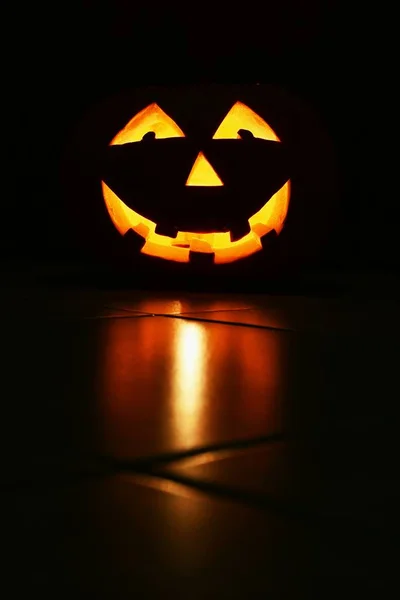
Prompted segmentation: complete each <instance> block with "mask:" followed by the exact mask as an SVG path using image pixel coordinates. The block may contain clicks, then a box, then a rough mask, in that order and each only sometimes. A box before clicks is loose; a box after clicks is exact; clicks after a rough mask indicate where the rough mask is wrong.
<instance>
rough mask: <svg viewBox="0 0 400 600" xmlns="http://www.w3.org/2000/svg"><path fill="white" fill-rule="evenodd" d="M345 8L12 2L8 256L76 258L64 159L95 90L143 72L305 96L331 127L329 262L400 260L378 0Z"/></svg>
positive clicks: (141, 81) (390, 263)
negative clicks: (271, 87) (334, 189)
mask: <svg viewBox="0 0 400 600" xmlns="http://www.w3.org/2000/svg"><path fill="white" fill-rule="evenodd" d="M353 8H354V10H353V9H351V8H350V7H349V5H348V4H347V3H346V4H345V3H338V2H316V1H315V2H314V1H311V0H308V1H307V2H300V1H298V2H295V1H294V0H293V1H289V0H282V1H281V2H279V3H274V2H264V3H250V2H244V3H241V4H240V3H231V4H228V3H219V4H218V7H216V3H215V4H214V5H213V4H210V3H208V2H204V3H202V2H197V3H179V4H174V3H163V4H160V3H158V2H153V3H151V4H150V3H141V4H136V3H135V2H128V1H122V0H118V1H114V2H111V0H109V1H103V2H95V1H94V0H93V1H89V0H87V1H85V2H84V1H82V2H75V3H69V4H68V5H66V4H64V3H62V2H61V3H57V5H56V6H55V5H54V6H52V7H51V6H47V5H46V4H44V5H43V6H42V5H36V6H24V5H21V6H18V5H17V4H15V5H14V7H13V8H12V9H8V10H9V13H8V14H7V17H6V19H5V21H4V33H5V34H7V36H8V37H7V42H6V46H7V47H6V51H5V52H4V53H3V58H5V69H4V72H3V78H4V79H3V82H4V87H3V100H4V99H6V108H5V111H4V117H5V118H4V121H3V125H4V129H3V144H4V150H5V153H4V155H3V156H5V158H3V160H5V161H6V164H5V167H6V168H5V169H4V180H3V183H4V186H3V189H2V194H1V196H2V198H1V202H2V212H3V225H2V237H1V244H2V246H3V249H2V255H3V257H5V258H11V259H13V258H17V259H21V258H29V259H30V260H31V259H34V260H52V261H57V260H60V261H62V260H70V259H74V260H79V254H76V249H73V248H74V244H73V243H72V237H71V232H70V231H69V227H68V225H67V224H66V220H65V219H64V218H63V215H64V210H65V207H64V205H63V203H62V201H61V198H62V189H61V187H62V186H61V182H60V177H59V168H60V160H61V158H62V155H63V152H64V149H65V145H66V143H67V141H68V138H69V136H70V135H71V133H72V132H73V130H74V127H75V126H76V125H77V123H79V120H80V119H82V118H83V117H84V115H85V114H86V113H87V112H88V111H90V108H91V107H92V106H93V105H95V104H96V103H98V102H99V101H101V100H102V99H103V98H106V97H108V96H110V95H112V94H114V93H117V92H120V91H121V90H123V89H129V88H132V87H135V86H140V85H145V84H156V85H159V84H166V85H168V84H177V83H178V84H180V83H182V84H184V83H197V82H216V83H224V82H227V83H242V82H243V83H252V82H253V83H255V82H262V83H274V84H278V85H281V86H283V87H284V88H286V89H287V90H288V91H292V92H294V93H296V94H298V95H300V96H301V97H302V98H304V99H306V100H307V101H308V102H309V103H310V104H311V105H312V106H313V107H314V110H315V111H316V112H317V113H319V115H320V116H321V118H322V119H323V121H324V122H325V124H326V128H327V131H328V132H329V134H330V136H331V138H332V142H333V144H334V147H335V150H336V153H337V159H338V166H339V174H340V184H341V194H340V198H339V199H338V210H339V213H340V219H339V224H338V230H337V232H336V234H335V243H332V244H331V245H330V250H329V248H328V252H327V255H326V257H325V258H324V261H325V263H324V266H326V267H327V268H328V267H333V268H340V269H354V268H355V269H381V270H387V269H395V268H397V267H398V253H397V242H396V226H397V222H396V203H397V200H396V193H397V192H396V189H395V186H396V183H395V178H394V177H392V175H393V173H392V172H390V169H389V167H388V166H387V167H386V166H384V168H383V169H382V167H381V166H380V165H381V163H382V160H383V159H382V156H383V153H384V151H385V144H386V139H387V131H388V128H387V126H385V125H384V122H386V123H390V122H391V119H392V114H393V113H392V112H391V107H390V95H391V94H390V90H389V83H388V82H390V77H387V76H386V72H387V71H388V69H390V67H389V58H388V55H387V54H385V50H384V49H383V45H382V42H381V41H379V31H380V28H379V25H378V22H379V19H378V18H377V14H376V10H375V9H373V10H372V13H371V12H370V13H369V14H368V15H367V14H366V13H365V8H362V10H361V8H360V9H358V10H355V7H353ZM374 11H375V12H374ZM381 33H382V32H381ZM383 67H385V68H383ZM338 240H340V243H338Z"/></svg>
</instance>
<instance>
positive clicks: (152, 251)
mask: <svg viewBox="0 0 400 600" xmlns="http://www.w3.org/2000/svg"><path fill="white" fill-rule="evenodd" d="M239 129H247V130H248V131H251V133H252V134H253V135H254V136H255V137H257V138H261V139H265V140H270V141H276V142H279V141H280V140H279V138H278V136H277V135H276V133H275V132H274V131H273V129H272V128H271V127H270V126H269V125H268V123H266V121H264V119H262V118H261V117H260V116H259V115H257V114H256V113H255V112H254V111H252V110H251V108H249V107H248V106H246V105H245V104H243V103H242V102H236V104H234V105H233V107H232V108H231V110H230V111H229V112H228V114H227V115H226V117H225V118H224V120H223V121H222V123H221V124H220V126H219V127H218V129H217V131H216V132H215V134H214V136H213V139H237V138H238V130H239ZM149 131H154V132H155V134H156V138H169V137H185V134H184V133H183V131H182V130H181V129H180V128H179V127H178V125H177V124H176V123H175V122H174V121H173V120H172V119H171V118H170V117H169V116H168V115H167V114H166V113H165V112H164V111H163V110H162V109H161V108H160V107H159V106H158V105H157V104H155V103H153V104H150V105H149V106H147V107H146V108H145V109H143V110H142V111H141V112H139V113H138V114H137V115H135V116H134V117H133V118H132V119H131V120H130V121H129V123H128V124H127V125H126V126H125V127H124V128H123V129H122V130H121V131H120V132H119V133H118V134H117V135H116V136H115V137H114V139H113V140H112V141H111V143H110V145H116V144H126V143H129V142H137V141H140V140H141V139H142V138H143V136H144V135H145V134H146V133H147V132H149ZM238 143H240V142H238ZM186 185H188V186H191V185H192V186H221V185H224V184H223V182H222V181H221V179H220V177H219V176H218V174H217V173H216V172H215V169H214V168H213V166H212V165H211V164H210V163H209V162H208V160H207V159H206V157H205V156H204V154H203V153H202V152H200V153H199V155H198V156H197V158H196V161H195V163H194V165H193V167H192V170H191V172H190V174H189V177H188V179H187V182H186ZM102 190H103V197H104V201H105V203H106V207H107V210H108V213H109V215H110V218H111V220H112V222H113V223H114V225H115V227H116V228H117V229H118V231H119V232H120V234H121V235H125V233H126V232H127V231H128V230H129V229H133V231H135V232H136V233H138V234H139V235H140V236H141V237H143V238H144V240H145V244H144V246H143V248H142V250H141V252H142V253H144V254H148V255H150V256H156V257H159V258H164V259H167V260H173V261H176V262H188V261H189V251H190V250H192V251H194V252H203V253H214V261H215V263H228V262H233V261H235V260H238V259H240V258H244V257H246V256H249V255H250V254H254V252H257V251H259V250H261V249H262V245H261V241H260V238H261V237H262V236H263V235H265V234H267V233H269V232H270V231H272V230H273V229H274V230H275V231H276V232H277V233H278V234H279V233H280V232H281V231H282V228H283V224H284V221H285V218H286V215H287V212H288V208H289V199H290V181H287V182H286V183H285V184H284V185H283V186H282V187H281V188H280V190H278V191H277V192H276V194H274V195H273V196H272V198H270V199H268V200H267V202H266V203H265V204H264V206H263V207H262V208H261V209H260V210H259V211H258V212H257V213H256V214H254V215H253V216H251V217H250V218H249V224H250V229H251V231H250V232H249V233H248V234H247V235H245V236H244V237H242V238H241V239H240V240H237V241H235V242H232V241H231V236H230V232H226V233H221V232H215V233H191V232H185V231H179V232H178V234H177V236H176V237H175V238H171V237H168V236H165V235H160V234H157V233H155V228H156V223H154V222H153V221H150V220H149V219H146V217H144V216H142V215H140V214H139V213H137V212H135V211H134V210H132V209H131V208H129V207H128V206H127V205H126V204H125V203H124V202H122V200H120V198H118V196H117V195H116V194H115V193H114V192H113V191H112V190H111V189H110V188H109V187H108V186H107V185H106V184H105V183H104V182H103V181H102ZM182 246H185V247H182Z"/></svg>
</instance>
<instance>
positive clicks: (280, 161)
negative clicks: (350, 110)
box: [101, 138, 290, 247]
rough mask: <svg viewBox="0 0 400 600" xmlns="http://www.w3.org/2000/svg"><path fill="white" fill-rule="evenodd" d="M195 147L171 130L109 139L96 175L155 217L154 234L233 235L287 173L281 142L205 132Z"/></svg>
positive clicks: (239, 233)
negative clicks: (151, 137) (165, 135)
mask: <svg viewBox="0 0 400 600" xmlns="http://www.w3.org/2000/svg"><path fill="white" fill-rule="evenodd" d="M203 148H204V150H201V151H200V152H198V149H197V148H196V145H195V144H194V143H191V142H190V140H187V139H179V138H178V139H161V140H157V141H154V142H152V143H143V142H133V143H128V144H123V145H119V146H110V147H109V148H107V152H106V155H105V158H104V161H103V165H102V172H101V177H102V180H103V181H104V182H105V183H106V184H107V186H108V187H109V188H110V189H111V190H112V191H113V192H114V193H115V194H116V195H117V196H118V198H119V199H120V200H121V201H122V202H124V204H125V205H126V206H128V207H129V208H131V209H132V210H134V211H135V212H137V213H139V214H142V215H145V216H146V218H148V219H150V220H151V221H152V222H154V223H156V224H157V225H156V229H155V231H156V233H158V234H160V235H165V236H168V237H171V238H174V237H175V236H176V233H177V232H178V231H190V232H193V233H218V232H221V233H223V232H228V231H230V232H231V234H232V235H231V239H232V241H235V240H237V239H240V238H241V237H243V236H244V235H246V234H247V233H248V232H249V231H250V225H249V220H248V219H249V218H250V216H251V215H253V214H255V213H257V211H259V210H260V208H261V207H262V206H264V205H265V203H266V201H267V200H268V199H269V198H271V197H272V196H273V195H274V194H275V193H276V192H277V191H278V190H279V189H280V188H281V187H282V186H283V185H284V184H285V183H286V182H287V181H288V179H289V171H290V168H289V161H288V157H287V153H286V150H285V148H284V146H283V145H282V144H281V143H277V142H273V141H267V140H262V139H256V138H253V139H252V140H251V141H243V142H241V141H237V140H211V141H210V142H208V143H206V144H204V145H203ZM266 165H267V169H266ZM185 247H186V246H185Z"/></svg>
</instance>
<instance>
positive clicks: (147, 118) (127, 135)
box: [110, 103, 185, 146]
mask: <svg viewBox="0 0 400 600" xmlns="http://www.w3.org/2000/svg"><path fill="white" fill-rule="evenodd" d="M148 131H154V133H155V134H156V138H158V139H162V138H171V137H185V134H184V133H183V131H182V129H181V128H180V127H178V125H177V124H176V123H175V122H174V121H173V120H172V119H171V118H170V117H169V116H168V115H167V114H166V113H165V112H164V111H163V110H162V109H161V108H160V107H159V106H158V105H157V104H155V103H153V104H150V105H149V106H147V107H146V108H144V109H143V110H141V111H140V112H139V113H138V114H137V115H135V116H134V117H133V119H131V120H130V121H129V123H128V124H127V125H125V127H124V128H123V129H121V131H120V132H119V133H117V135H116V136H115V138H114V139H113V140H112V142H111V144H110V146H114V145H116V144H129V143H130V142H140V140H141V139H142V137H143V136H144V135H145V133H147V132H148Z"/></svg>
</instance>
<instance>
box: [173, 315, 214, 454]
mask: <svg viewBox="0 0 400 600" xmlns="http://www.w3.org/2000/svg"><path fill="white" fill-rule="evenodd" d="M172 352H173V376H172V381H171V386H172V388H171V396H172V397H171V401H172V406H173V415H174V417H173V418H174V428H175V432H176V437H177V440H180V441H181V443H182V445H183V446H186V445H187V443H189V444H191V445H195V444H199V443H201V438H200V435H199V434H200V433H201V432H200V431H199V429H200V427H201V425H202V411H204V409H205V406H206V404H207V399H206V397H205V396H204V394H205V390H206V389H207V385H206V379H207V377H208V370H207V368H206V367H207V364H206V358H207V331H206V328H205V326H204V325H203V324H202V323H193V322H190V321H181V322H180V323H179V326H178V327H177V329H176V331H175V336H174V340H173V348H172Z"/></svg>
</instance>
